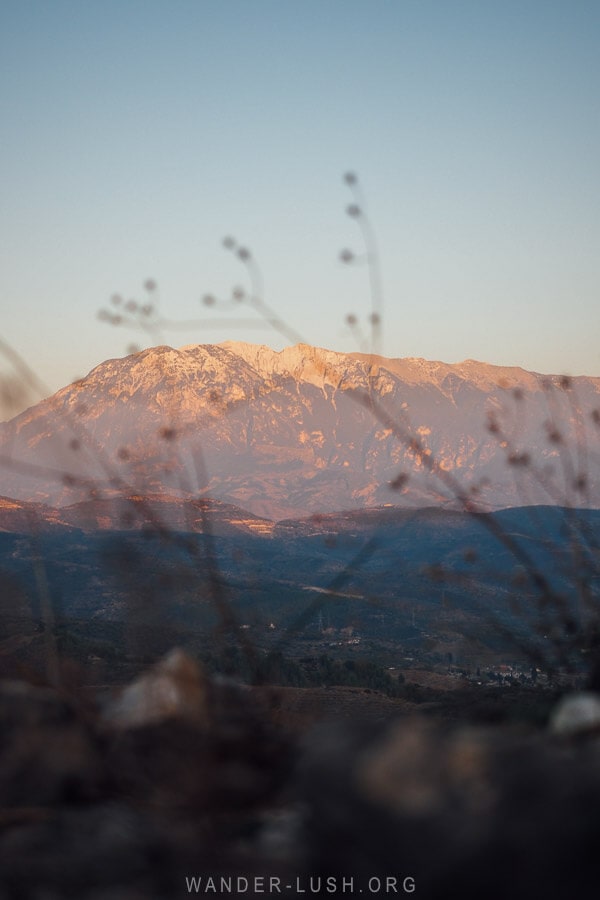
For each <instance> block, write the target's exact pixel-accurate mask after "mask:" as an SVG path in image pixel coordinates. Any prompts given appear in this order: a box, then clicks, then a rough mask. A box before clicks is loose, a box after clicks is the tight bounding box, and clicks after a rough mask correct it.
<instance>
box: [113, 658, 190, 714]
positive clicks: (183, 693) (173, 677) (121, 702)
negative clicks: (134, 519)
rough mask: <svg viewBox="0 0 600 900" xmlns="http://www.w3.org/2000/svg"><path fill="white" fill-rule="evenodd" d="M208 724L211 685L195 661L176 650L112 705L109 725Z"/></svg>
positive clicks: (141, 677)
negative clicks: (169, 722)
mask: <svg viewBox="0 0 600 900" xmlns="http://www.w3.org/2000/svg"><path fill="white" fill-rule="evenodd" d="M175 718H176V719H183V720H187V721H191V722H195V723H206V722H207V719H208V684H207V679H206V677H205V675H204V673H203V672H202V670H201V668H200V666H199V665H198V663H197V662H195V660H193V659H192V658H191V657H190V656H188V655H187V654H186V653H184V651H183V650H180V649H178V648H175V649H174V650H171V652H170V653H168V654H167V656H165V657H164V659H162V660H161V661H160V662H158V663H157V664H156V665H155V666H153V667H152V668H151V669H150V670H149V671H148V672H146V673H145V674H144V675H142V676H140V678H138V679H137V680H136V681H134V682H133V683H132V684H130V685H128V686H127V687H126V688H124V690H123V691H122V692H121V693H120V695H119V696H118V697H117V698H116V699H115V700H113V701H112V702H110V703H109V704H108V705H107V707H106V709H105V711H104V719H105V722H106V723H107V724H109V725H111V726H113V727H116V728H135V727H139V726H142V725H150V724H156V723H158V722H163V721H165V720H167V719H175Z"/></svg>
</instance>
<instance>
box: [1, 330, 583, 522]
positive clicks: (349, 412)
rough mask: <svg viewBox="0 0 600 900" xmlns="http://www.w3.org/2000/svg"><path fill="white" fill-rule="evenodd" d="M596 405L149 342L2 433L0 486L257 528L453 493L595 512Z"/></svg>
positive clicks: (379, 363)
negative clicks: (220, 512)
mask: <svg viewBox="0 0 600 900" xmlns="http://www.w3.org/2000/svg"><path fill="white" fill-rule="evenodd" d="M599 408H600V378H591V377H586V376H576V377H574V378H572V379H565V378H562V377H561V376H556V375H541V374H539V373H534V372H528V371H527V370H524V369H520V368H518V367H502V366H493V365H490V364H487V363H480V362H478V361H475V360H465V361H463V362H462V363H453V364H450V363H442V362H439V361H430V360H423V359H419V358H406V359H388V358H385V357H382V356H375V355H373V356H370V355H368V354H362V353H350V354H343V353H338V352H336V351H330V350H324V349H321V348H316V347H311V346H310V345H307V344H297V345H295V346H293V347H287V348H285V349H284V350H281V351H273V350H271V349H270V348H268V347H266V346H264V345H255V344H250V343H246V342H234V341H226V342H224V343H221V344H199V345H185V346H183V347H181V348H179V349H174V348H172V347H168V346H165V345H163V346H158V347H152V348H149V349H147V350H143V351H140V352H138V353H136V354H132V355H130V356H127V357H123V358H120V359H111V360H106V361H105V362H103V363H100V364H99V365H98V366H96V367H95V368H94V369H92V371H91V372H90V373H89V374H88V375H87V376H86V377H85V378H82V379H80V380H79V381H77V382H74V383H73V384H72V385H68V386H67V387H65V388H63V389H61V390H60V391H58V392H57V393H56V394H54V395H53V396H52V397H50V398H47V399H46V400H43V401H41V402H40V403H39V404H37V405H36V406H34V407H31V408H30V409H28V410H25V411H24V412H22V413H21V414H20V415H19V416H16V417H15V418H14V419H12V420H11V421H10V422H7V423H4V424H3V425H1V426H0V453H1V454H2V456H3V458H4V459H5V461H6V459H7V458H10V460H11V461H12V464H9V465H8V466H7V465H4V466H3V467H2V469H1V470H0V493H1V494H3V495H5V496H7V497H14V498H16V499H20V500H30V501H35V502H43V503H48V504H49V505H52V506H58V507H63V506H68V505H71V504H73V503H75V502H81V501H83V500H85V499H89V498H90V496H93V495H94V492H96V494H97V493H98V491H100V493H101V494H102V496H104V497H110V496H119V495H121V494H150V495H152V494H154V495H158V494H164V495H166V496H173V497H181V498H188V499H189V498H192V497H197V496H200V495H202V496H204V495H207V496H211V497H214V498H215V499H216V500H220V501H223V502H227V503H232V504H233V505H234V506H239V507H241V508H243V509H247V510H249V511H250V512H251V513H253V514H254V515H257V516H259V517H263V518H267V519H271V520H277V519H284V518H290V517H299V516H302V515H311V514H313V513H318V512H333V511H336V510H339V509H346V508H348V509H360V508H365V507H370V506H373V507H375V506H382V505H386V504H387V505H395V506H401V507H402V506H407V507H422V506H427V505H442V506H455V507H457V508H460V506H464V503H465V497H468V498H470V499H469V502H472V503H473V504H476V506H477V508H479V509H481V510H487V509H498V508H503V507H510V506H520V505H527V503H531V502H532V503H536V504H541V503H547V502H549V500H550V502H554V503H559V504H560V503H562V504H563V505H569V503H574V504H575V505H583V506H594V505H599V506H600V483H598V479H597V477H596V476H595V473H594V472H593V469H592V467H591V465H590V459H591V457H590V450H591V449H592V445H593V441H594V440H595V439H596V438H597V435H598V429H597V427H596V424H595V423H596V422H597V417H598V409H599ZM582 435H583V438H582ZM586 448H587V449H586ZM584 449H585V450H586V453H587V460H588V462H587V464H585V465H584V462H585V459H584V456H585V454H584ZM575 463H577V465H575ZM27 467H29V470H30V474H26V472H24V471H22V470H23V469H24V468H27ZM575 469H577V471H575ZM584 469H585V470H584ZM432 470H433V474H432ZM567 470H573V471H572V472H571V474H572V477H571V478H570V481H569V479H568V478H567Z"/></svg>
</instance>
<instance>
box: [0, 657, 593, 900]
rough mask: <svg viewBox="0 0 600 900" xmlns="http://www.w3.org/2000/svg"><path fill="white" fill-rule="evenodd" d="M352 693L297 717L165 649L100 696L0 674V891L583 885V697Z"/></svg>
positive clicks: (589, 799)
mask: <svg viewBox="0 0 600 900" xmlns="http://www.w3.org/2000/svg"><path fill="white" fill-rule="evenodd" d="M325 693H326V692H323V696H324V695H325ZM351 693H352V691H350V690H348V691H346V692H345V693H343V696H345V697H346V702H345V706H344V710H343V711H344V715H342V716H341V717H340V716H336V710H335V708H333V705H332V706H331V707H330V708H328V709H325V714H324V715H321V716H320V718H321V719H322V721H321V722H320V723H319V724H318V725H313V726H311V725H310V724H309V721H308V717H307V715H306V713H305V711H304V713H302V710H300V711H299V708H296V710H294V708H293V703H292V699H293V698H292V693H291V692H289V691H287V692H286V691H285V690H284V691H278V690H277V689H274V690H262V691H260V692H259V691H252V690H250V689H247V688H243V687H241V686H238V685H233V684H229V683H227V682H223V681H215V680H210V679H208V678H207V677H206V676H205V675H204V674H203V673H202V672H201V671H200V670H199V669H198V667H197V666H196V664H195V663H194V662H192V661H191V660H190V659H188V658H187V657H185V656H184V655H183V654H182V653H180V652H177V651H175V652H174V653H172V654H171V655H170V656H169V657H168V658H166V659H165V660H164V661H163V662H162V663H161V664H160V665H158V666H156V667H155V668H154V669H151V670H149V671H148V672H147V673H146V674H145V675H144V676H143V677H142V678H140V679H138V680H137V681H136V682H134V683H132V684H130V685H129V686H128V687H127V688H125V689H124V690H122V691H121V692H119V693H118V694H113V693H107V694H106V695H105V696H104V697H101V698H100V699H99V701H98V702H96V700H95V699H94V700H90V697H89V695H88V694H84V693H78V692H76V691H75V692H73V691H70V692H65V691H59V690H55V689H51V688H48V687H44V686H35V685H32V684H28V683H25V682H18V681H10V680H4V681H2V682H0V873H1V874H0V897H1V898H22V900H29V898H36V900H38V898H39V900H53V898H63V897H69V898H70V897H72V898H84V900H88V898H89V900H142V898H143V900H147V898H148V900H153V898H176V897H184V896H189V894H190V893H193V892H196V893H198V894H199V895H208V896H215V895H217V896H218V895H229V896H231V895H233V896H235V895H242V894H243V895H244V896H246V897H254V896H259V895H260V896H265V894H267V895H270V896H274V895H275V896H276V895H286V894H287V895H288V896H290V897H291V896H297V895H301V894H302V892H303V891H304V892H305V893H306V894H307V895H310V894H313V895H315V894H319V893H320V894H321V895H323V896H334V895H336V894H341V893H346V894H359V893H361V892H362V893H363V894H365V895H367V896H368V895H369V894H383V895H387V896H389V895H390V894H394V893H396V894H401V895H405V894H410V893H415V895H416V896H418V897H420V898H435V900H437V898H440V900H441V898H446V897H449V896H456V897H461V898H478V900H479V898H489V900H494V898H498V900H500V898H502V900H505V898H509V897H510V898H538V897H544V898H545V900H553V898H557V900H558V898H561V900H563V898H565V900H566V898H585V897H588V896H589V897H592V896H594V897H595V896H596V894H597V885H598V883H600V859H599V857H598V854H597V835H598V834H599V833H600V731H599V730H598V724H597V723H598V716H597V705H598V701H597V700H596V699H595V698H593V697H592V698H587V700H586V699H585V698H584V699H583V701H581V698H580V699H579V701H573V700H570V701H569V704H570V705H569V706H567V707H566V708H565V707H564V705H563V707H562V709H559V710H558V712H555V713H554V715H553V717H552V719H551V723H550V724H549V725H547V726H546V727H544V728H539V727H537V728H534V727H527V726H523V725H520V726H509V725H507V724H502V725H480V726H474V725H465V724H464V723H462V724H461V723H458V722H456V721H442V720H438V719H436V718H431V717H425V716H423V715H419V714H416V713H415V711H414V709H413V708H412V707H411V705H410V704H404V706H402V707H401V706H394V704H393V703H392V701H389V702H388V698H384V699H383V700H381V698H379V700H380V701H381V702H379V703H378V698H377V697H376V696H375V697H373V696H371V697H370V698H369V697H368V695H367V694H366V693H365V692H355V698H354V699H355V701H356V705H355V707H354V713H353V714H348V713H349V710H350V711H351V710H352V700H351V699H349V698H350V695H351ZM329 694H330V696H333V697H338V698H339V697H340V696H342V695H340V694H336V692H333V693H331V692H329ZM359 695H360V696H359ZM369 701H372V703H370V702H369ZM577 703H579V706H578V705H577ZM586 704H587V705H586ZM342 705H343V704H342ZM373 709H376V710H377V714H376V715H369V711H372V710H373ZM286 711H288V712H289V720H288V721H287V722H286ZM300 713H302V715H300ZM362 713H365V715H363V714H362ZM192 878H197V879H201V880H200V881H196V883H195V887H194V885H193V884H192V882H191V880H190V879H192ZM221 879H224V880H221ZM195 888H198V890H197V891H195ZM190 889H191V890H190ZM236 892H237V894H236Z"/></svg>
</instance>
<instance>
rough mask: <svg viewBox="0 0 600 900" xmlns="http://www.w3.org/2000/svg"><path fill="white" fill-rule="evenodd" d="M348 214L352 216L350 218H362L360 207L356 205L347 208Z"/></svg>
mask: <svg viewBox="0 0 600 900" xmlns="http://www.w3.org/2000/svg"><path fill="white" fill-rule="evenodd" d="M346 213H347V214H348V215H349V216H350V218H352V219H357V218H358V216H360V206H358V205H357V204H356V203H351V204H350V206H347V207H346Z"/></svg>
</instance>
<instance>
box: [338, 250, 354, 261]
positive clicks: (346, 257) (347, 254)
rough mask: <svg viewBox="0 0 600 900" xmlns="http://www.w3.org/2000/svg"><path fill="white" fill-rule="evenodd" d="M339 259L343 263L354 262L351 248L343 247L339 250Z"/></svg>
mask: <svg viewBox="0 0 600 900" xmlns="http://www.w3.org/2000/svg"><path fill="white" fill-rule="evenodd" d="M340 259H341V261H342V262H343V263H351V262H354V253H353V252H352V250H348V249H344V250H342V251H340Z"/></svg>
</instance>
